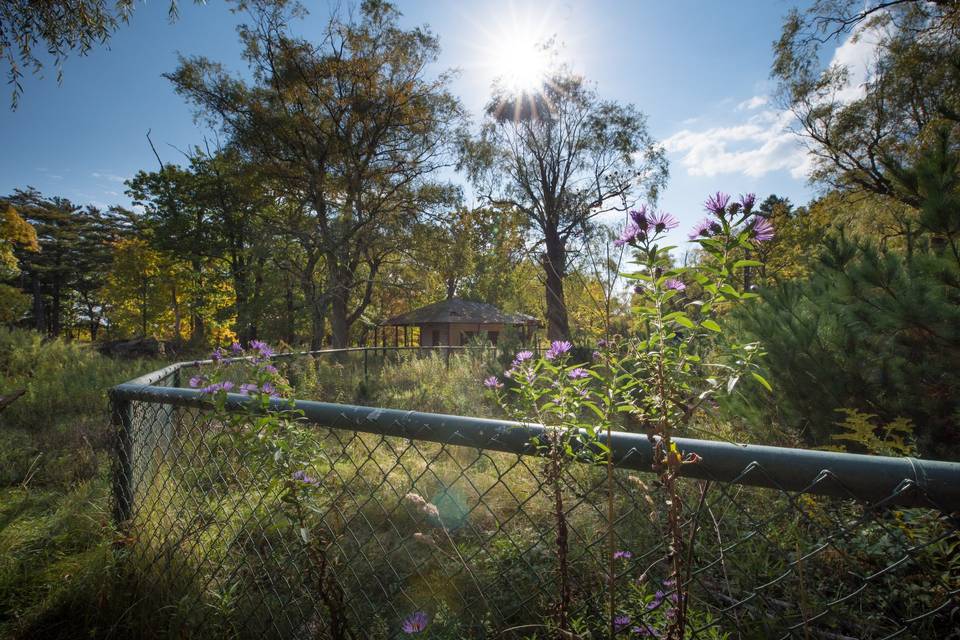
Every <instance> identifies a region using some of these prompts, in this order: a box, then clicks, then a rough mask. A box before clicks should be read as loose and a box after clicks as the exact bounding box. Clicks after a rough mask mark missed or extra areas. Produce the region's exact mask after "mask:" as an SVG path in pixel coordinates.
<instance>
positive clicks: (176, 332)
mask: <svg viewBox="0 0 960 640" xmlns="http://www.w3.org/2000/svg"><path fill="white" fill-rule="evenodd" d="M170 297H171V304H173V341H174V343H176V344H177V345H180V344H182V343H183V312H182V311H180V300H179V299H178V298H177V283H176V281H173V286H172V287H171V296H170Z"/></svg>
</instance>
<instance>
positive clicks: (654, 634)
mask: <svg viewBox="0 0 960 640" xmlns="http://www.w3.org/2000/svg"><path fill="white" fill-rule="evenodd" d="M630 631H632V632H633V633H635V634H637V635H638V636H640V637H641V638H659V637H660V632H659V631H657V630H656V629H654V628H653V627H651V626H650V625H648V624H647V623H646V622H641V623H640V625H639V626H635V627H633V628H631V629H630Z"/></svg>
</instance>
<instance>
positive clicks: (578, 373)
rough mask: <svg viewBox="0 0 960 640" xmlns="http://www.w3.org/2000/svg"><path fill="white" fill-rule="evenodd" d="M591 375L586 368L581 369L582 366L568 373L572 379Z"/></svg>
mask: <svg viewBox="0 0 960 640" xmlns="http://www.w3.org/2000/svg"><path fill="white" fill-rule="evenodd" d="M589 376H590V374H589V373H587V371H586V369H581V368H580V367H577V368H576V369H574V370H572V371H571V372H570V373H568V374H567V377H569V378H570V379H571V380H581V379H583V378H587V377H589Z"/></svg>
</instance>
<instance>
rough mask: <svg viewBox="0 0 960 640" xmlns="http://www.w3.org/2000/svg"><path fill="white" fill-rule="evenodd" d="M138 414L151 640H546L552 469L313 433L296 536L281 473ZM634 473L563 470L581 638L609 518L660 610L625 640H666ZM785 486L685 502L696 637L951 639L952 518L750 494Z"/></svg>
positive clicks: (155, 415) (132, 540) (130, 518)
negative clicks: (414, 634) (418, 616)
mask: <svg viewBox="0 0 960 640" xmlns="http://www.w3.org/2000/svg"><path fill="white" fill-rule="evenodd" d="M136 397H138V398H140V399H131V395H130V394H124V393H123V391H122V390H115V391H114V394H113V406H114V413H115V423H116V424H117V426H118V427H119V430H120V434H121V437H120V438H119V445H118V456H117V465H118V466H117V474H116V475H117V480H116V491H117V501H118V507H117V515H118V518H120V519H121V520H122V521H123V522H124V531H125V534H126V537H125V542H124V548H125V549H126V553H127V554H128V555H127V562H126V564H127V566H128V567H129V570H130V576H131V580H132V584H133V585H134V587H133V588H135V589H137V590H138V592H140V593H147V594H149V596H141V597H142V598H143V599H144V600H147V601H148V602H147V604H149V605H151V606H152V607H153V608H152V609H151V611H152V612H153V613H151V614H149V615H152V616H154V618H152V620H154V621H155V624H157V625H161V626H168V627H169V628H170V629H175V630H176V634H177V635H178V636H179V637H190V636H199V635H208V636H210V637H219V636H220V635H223V636H230V637H250V638H262V637H276V638H314V637H329V636H330V635H337V634H340V635H342V636H343V637H353V638H360V637H369V638H380V637H384V638H392V637H398V636H404V635H405V633H404V632H403V631H402V624H403V621H404V620H405V619H407V617H408V616H409V615H410V614H412V613H413V612H416V611H424V612H428V614H429V616H430V621H431V622H430V624H431V631H432V632H438V633H439V635H438V636H436V637H530V636H532V635H533V634H535V633H537V632H539V633H541V637H546V635H545V634H544V632H543V630H542V628H538V627H537V626H536V625H541V624H544V623H545V622H546V621H549V620H550V619H551V616H552V615H553V613H554V610H555V607H556V601H557V588H558V587H557V580H558V576H557V570H556V564H557V563H556V555H557V553H556V552H557V517H556V511H557V509H556V508H557V504H558V503H557V497H558V496H557V495H556V492H555V490H554V488H555V487H554V485H551V484H550V483H549V482H547V480H546V478H547V477H548V474H547V472H546V470H545V461H544V460H543V459H542V458H539V457H536V456H533V455H527V454H525V453H521V452H519V451H518V452H515V453H505V452H503V451H496V450H494V449H503V446H502V443H500V445H499V446H491V448H477V447H465V446H460V445H458V444H453V443H457V442H461V441H462V438H461V437H460V436H461V435H462V434H461V433H458V432H457V431H456V430H454V431H452V432H451V433H450V437H449V439H448V440H447V442H439V443H438V442H429V441H425V440H420V439H418V438H401V437H395V436H389V435H379V434H376V433H363V432H361V431H353V430H347V429H343V428H331V427H329V426H325V425H324V424H312V425H310V426H311V431H310V433H311V441H312V442H311V446H310V447H308V449H309V451H310V452H311V454H310V459H309V460H308V461H307V462H306V466H305V473H306V474H307V475H306V482H308V483H309V484H310V492H311V493H310V501H309V513H307V514H306V515H305V516H303V517H301V518H299V519H298V518H297V517H294V516H293V515H291V513H292V511H293V508H294V507H295V506H296V505H291V504H289V503H285V502H284V501H283V499H282V492H281V491H279V490H278V485H277V483H276V482H275V481H274V480H275V479H274V478H271V477H270V474H271V473H272V472H271V471H270V469H271V468H272V467H271V465H270V464H268V462H269V461H265V460H263V459H262V457H257V456H254V455H251V454H250V453H249V449H245V448H243V447H238V446H237V444H236V441H235V439H233V438H232V437H230V436H229V435H228V433H227V431H228V430H227V429H226V427H225V425H224V424H223V423H222V422H221V421H219V420H218V419H216V417H215V416H213V415H212V414H210V413H208V412H207V410H206V409H204V408H203V407H202V406H200V405H199V404H198V403H197V402H184V403H182V404H183V406H174V404H171V403H164V401H161V400H158V401H150V400H149V399H143V397H144V394H143V393H140V394H139V395H137V396H136ZM251 420H252V418H251ZM252 424H253V423H252V422H251V425H252ZM407 427H408V428H409V424H407ZM254 429H255V427H254ZM370 430H371V429H370V428H364V431H370ZM374 430H375V429H374ZM477 437H478V436H477V434H476V433H473V434H471V439H472V441H476V439H477ZM496 437H497V436H496V435H495V434H491V435H490V438H491V439H492V438H496ZM434 439H435V438H434ZM622 463H623V461H620V464H618V468H616V469H615V470H614V472H613V474H612V485H611V483H610V482H609V481H608V476H607V470H606V468H605V467H603V466H597V465H590V464H581V463H575V462H571V463H569V464H566V465H565V466H564V470H563V474H562V478H561V482H560V483H559V485H560V488H561V491H560V496H559V497H560V498H561V501H562V513H563V519H564V522H565V524H566V526H567V528H568V530H569V538H568V549H569V551H568V554H569V556H568V562H569V576H570V582H571V585H572V611H571V616H572V617H573V618H574V619H578V620H604V619H605V616H606V615H607V614H606V611H607V607H608V605H609V596H610V591H609V590H610V584H609V579H608V575H609V568H610V566H611V561H610V560H611V553H610V552H611V541H610V526H609V524H608V523H609V521H610V519H609V515H610V514H611V513H612V515H613V520H612V522H613V537H614V540H615V543H614V545H613V549H615V550H617V551H625V552H628V553H618V554H617V559H616V560H615V562H614V563H613V565H612V566H613V567H614V570H615V572H616V580H615V582H614V585H615V587H614V589H615V601H616V602H618V603H619V602H621V601H622V602H628V601H632V602H637V601H640V602H642V603H643V604H644V605H645V606H643V607H642V609H643V611H642V613H641V614H639V615H638V614H637V613H636V610H634V614H633V617H632V618H631V620H630V624H629V625H623V624H621V625H619V626H621V627H623V628H622V633H623V634H624V637H626V636H627V635H629V634H631V633H633V634H639V635H642V634H645V633H647V634H652V633H656V626H657V621H661V620H662V619H663V615H664V610H666V609H667V605H666V603H669V602H670V600H669V595H670V593H671V585H670V584H669V582H668V581H667V577H668V573H669V571H668V568H667V563H666V560H665V559H666V556H667V553H668V548H667V546H668V545H667V543H666V541H665V538H664V534H663V527H662V526H661V524H660V523H661V522H662V520H663V514H662V513H661V511H662V510H663V509H664V508H665V507H664V506H663V505H664V501H665V500H666V496H665V495H664V494H663V492H662V490H661V488H660V487H659V486H658V483H657V479H656V477H655V476H653V475H652V474H642V473H639V472H637V471H633V470H630V469H628V468H625V467H629V466H630V465H629V464H622ZM771 471H775V470H772V469H770V468H767V467H765V466H763V465H761V464H757V463H751V464H749V465H747V466H746V467H745V468H744V469H743V470H742V474H741V477H738V478H735V479H734V481H733V482H731V481H730V479H729V478H727V479H725V481H720V480H708V479H703V480H684V481H682V482H681V493H682V498H683V501H684V506H685V509H684V513H685V517H686V518H687V521H686V522H685V523H684V531H685V532H686V533H685V535H686V536H689V539H688V541H687V544H686V545H685V549H684V553H685V554H686V555H687V560H686V565H687V566H689V568H690V570H689V574H688V575H687V576H686V577H685V580H684V581H685V582H686V584H687V588H688V589H689V593H690V599H689V603H688V609H689V614H688V618H689V621H690V631H689V633H690V637H696V638H712V637H725V636H724V634H727V636H726V637H730V638H805V639H806V638H824V639H830V640H832V639H838V640H839V639H848V638H886V637H893V636H898V637H918V638H919V637H923V638H942V637H951V636H952V637H956V636H957V631H956V629H957V628H958V626H960V617H958V615H960V614H958V602H957V595H958V589H960V557H958V556H960V554H958V543H960V534H958V529H957V518H956V514H950V513H947V512H946V511H944V510H941V509H936V508H929V507H923V508H920V507H901V506H898V505H899V504H900V503H901V502H902V501H901V500H899V499H898V497H899V495H900V494H901V493H906V492H911V493H913V494H916V492H918V491H920V490H921V489H920V488H918V486H917V483H916V482H915V479H914V478H906V477H905V478H902V480H903V482H902V483H900V484H899V485H897V482H893V483H892V485H891V486H897V489H895V490H894V491H893V492H892V493H891V495H890V496H889V497H888V499H886V500H883V501H881V502H879V503H878V502H876V501H873V502H872V503H871V502H865V501H864V500H862V499H861V498H862V496H858V495H855V494H854V493H853V492H852V491H850V492H846V495H845V497H844V496H843V495H841V496H835V497H823V496H820V495H816V494H817V493H818V488H819V487H821V486H822V485H825V484H829V485H830V487H831V491H830V492H831V493H834V494H836V493H837V492H838V487H839V488H840V490H839V491H840V493H841V494H842V493H844V490H843V489H842V488H843V487H845V486H847V484H846V482H845V480H846V479H845V478H843V477H837V476H836V475H835V474H831V473H829V472H826V471H824V472H822V473H819V474H816V475H814V476H812V477H810V478H809V481H808V486H807V487H806V488H805V489H804V490H802V491H786V490H782V489H777V488H758V487H755V486H749V485H754V484H763V485H776V482H775V480H773V479H772V478H775V477H777V475H778V474H771ZM891 480H894V479H891ZM895 480H896V481H899V480H901V478H897V479H895ZM611 487H612V491H611ZM915 502H916V500H914V503H915ZM927 502H935V500H933V499H932V498H931V499H930V500H928V501H927ZM303 522H309V523H310V526H309V527H303V526H302V524H303ZM628 556H629V557H628ZM658 591H659V592H660V593H657V592H658ZM664 594H666V596H665V595H664ZM638 599H639V600H638ZM144 615H147V614H144ZM332 618H338V619H340V620H342V621H343V625H344V627H343V629H340V630H339V631H338V630H336V629H334V630H333V631H331V628H332V627H331V624H330V621H331V619H332ZM600 628H603V627H602V626H601V627H600Z"/></svg>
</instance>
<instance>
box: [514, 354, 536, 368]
mask: <svg viewBox="0 0 960 640" xmlns="http://www.w3.org/2000/svg"><path fill="white" fill-rule="evenodd" d="M531 358H533V351H519V352H517V355H515V356H514V357H513V366H517V365H519V364H523V363H524V362H526V361H527V360H530V359H531Z"/></svg>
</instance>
